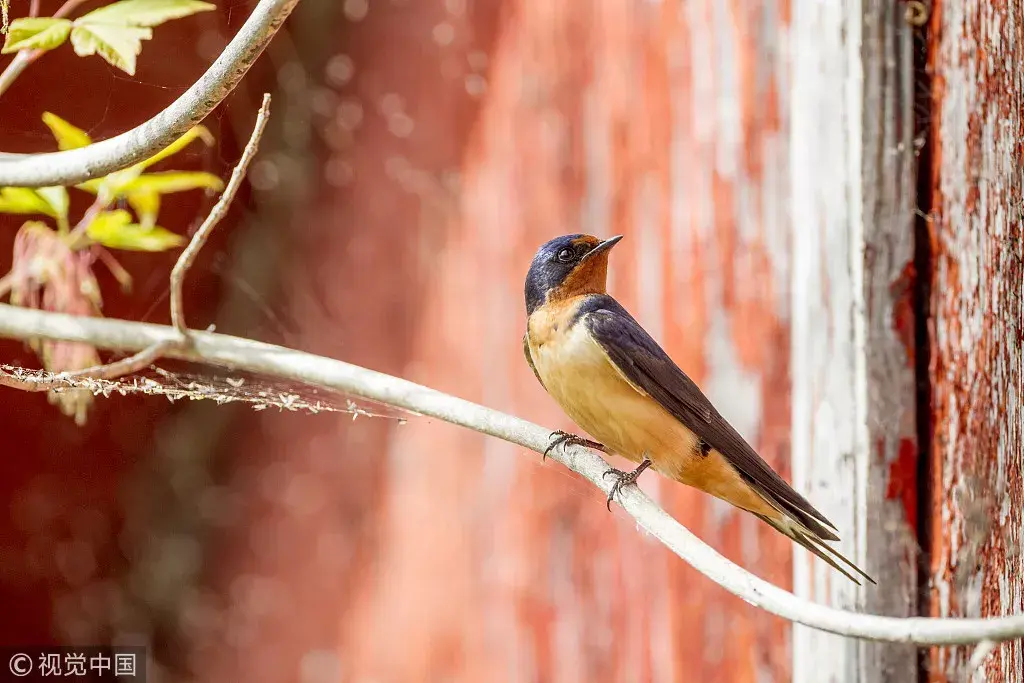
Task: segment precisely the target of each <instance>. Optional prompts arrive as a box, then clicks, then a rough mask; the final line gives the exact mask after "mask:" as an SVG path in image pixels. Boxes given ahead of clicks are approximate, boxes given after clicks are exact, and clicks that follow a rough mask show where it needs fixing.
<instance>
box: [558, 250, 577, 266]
mask: <svg viewBox="0 0 1024 683" xmlns="http://www.w3.org/2000/svg"><path fill="white" fill-rule="evenodd" d="M573 256H574V254H573V253H572V249H563V250H562V251H560V252H558V260H559V261H561V262H562V263H568V262H569V261H572V258H573Z"/></svg>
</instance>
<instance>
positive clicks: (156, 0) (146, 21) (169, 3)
mask: <svg viewBox="0 0 1024 683" xmlns="http://www.w3.org/2000/svg"><path fill="white" fill-rule="evenodd" d="M212 9H216V6H215V5H211V4H210V3H208V2H198V0H122V2H115V3H113V4H112V5H107V6H105V7H100V8H99V9H97V10H93V11H92V12H89V13H88V14H86V15H85V16H83V17H82V18H81V19H80V21H84V22H89V23H100V24H119V25H121V26H147V27H149V26H158V25H159V24H162V23H164V22H165V21H170V20H171V19H180V18H182V17H187V16H189V15H190V14H195V13H197V12H208V11H210V10H212Z"/></svg>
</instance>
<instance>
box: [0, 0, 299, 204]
mask: <svg viewBox="0 0 1024 683" xmlns="http://www.w3.org/2000/svg"><path fill="white" fill-rule="evenodd" d="M298 2H299V0H260V3H259V4H258V5H257V6H256V8H255V9H254V10H253V12H252V14H251V15H250V16H249V18H248V19H247V20H246V22H245V24H244V25H243V26H242V28H241V29H240V30H239V31H238V34H237V35H235V37H234V38H233V39H232V40H231V42H230V43H228V46H227V47H226V48H225V49H224V52H222V53H221V55H220V56H219V57H218V58H217V60H216V61H215V62H214V63H213V64H212V65H211V66H210V68H209V69H208V70H207V71H206V73H205V74H203V75H202V77H201V78H200V79H199V80H198V81H196V82H195V84H193V85H192V87H191V88H189V89H188V90H186V91H185V92H184V93H183V94H182V95H181V96H180V97H178V99H177V100H175V101H174V102H173V103H172V104H171V105H170V106H168V107H167V108H166V109H164V110H163V111H162V112H160V113H159V114H157V115H156V116H154V117H153V118H152V119H150V120H148V121H146V122H145V123H143V124H142V125H140V126H137V127H135V128H133V129H131V130H129V131H127V132H125V133H122V134H120V135H118V136H115V137H112V138H110V139H108V140H102V141H100V142H96V143H94V144H91V145H88V146H87V147H81V148H79V149H71V150H66V151H63V152H50V153H46V154H0V186H3V185H10V186H16V187H45V186H49V185H74V184H76V183H80V182H83V181H85V180H90V179H92V178H98V177H100V176H104V175H107V174H108V173H111V172H113V171H117V170H119V169H122V168H126V167H128V166H130V165H132V164H134V163H136V162H138V161H142V160H143V159H146V158H148V157H150V156H152V155H153V154H155V153H156V152H158V151H160V150H161V149H163V148H165V147H167V146H168V145H169V144H171V143H172V142H174V141H175V140H176V139H178V138H179V137H180V136H182V135H184V134H185V133H186V132H187V131H188V130H189V129H190V128H192V126H194V125H195V124H197V123H199V122H200V121H202V120H203V119H204V118H205V117H206V115H207V114H209V113H210V112H211V111H213V109H214V108H215V107H216V106H217V105H218V104H220V103H221V101H222V100H224V98H225V97H227V96H228V94H229V93H230V92H231V91H232V90H233V89H234V87H235V86H236V85H237V84H238V82H239V81H240V80H241V79H242V76H244V75H245V73H246V72H247V71H248V70H249V67H250V66H252V63H253V62H254V61H256V58H257V57H259V55H260V53H262V52H263V48H265V47H266V45H267V43H269V42H270V39H271V38H272V37H273V36H274V34H275V33H277V30H278V29H279V28H280V27H281V24H283V23H284V20H285V19H287V18H288V15H289V14H290V13H291V11H292V9H293V8H294V7H295V5H296V4H297V3H298Z"/></svg>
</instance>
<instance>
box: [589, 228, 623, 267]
mask: <svg viewBox="0 0 1024 683" xmlns="http://www.w3.org/2000/svg"><path fill="white" fill-rule="evenodd" d="M621 239H622V235H616V236H615V237H609V238H608V239H606V240H605V241H604V242H600V243H598V245H597V246H596V247H594V248H593V249H591V250H590V251H588V252H587V253H586V255H585V256H584V257H583V259H582V260H581V261H580V262H581V263H582V262H583V261H586V260H587V259H589V258H590V257H592V256H596V255H597V254H600V253H601V252H603V251H608V250H609V249H611V248H612V247H614V246H615V245H616V244H618V243H619V240H621Z"/></svg>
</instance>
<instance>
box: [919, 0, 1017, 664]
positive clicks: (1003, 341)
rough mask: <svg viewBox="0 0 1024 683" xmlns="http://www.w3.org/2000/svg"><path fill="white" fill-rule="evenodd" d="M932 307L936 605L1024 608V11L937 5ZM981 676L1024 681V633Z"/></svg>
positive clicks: (934, 659)
mask: <svg viewBox="0 0 1024 683" xmlns="http://www.w3.org/2000/svg"><path fill="white" fill-rule="evenodd" d="M932 25H933V30H934V33H933V42H932V64H933V69H934V86H935V87H934V97H935V112H936V115H935V117H934V119H933V122H932V135H933V140H934V149H935V163H934V172H933V175H932V178H931V181H932V191H933V197H934V200H933V220H932V222H931V241H932V250H933V257H932V260H933V268H932V292H933V294H932V297H931V307H932V311H931V312H932V316H933V325H932V329H931V333H932V337H931V343H932V373H931V374H932V408H933V422H934V437H933V441H932V472H933V480H932V488H933V495H932V498H931V506H932V507H931V509H932V514H931V516H932V519H933V520H934V522H933V525H932V546H931V553H932V563H931V580H932V585H933V588H932V592H931V609H932V612H933V614H936V615H941V616H950V615H959V616H996V615H1001V614H1011V613H1019V612H1021V611H1022V609H1024V604H1022V593H1024V558H1022V555H1021V552H1020V544H1021V540H1022V538H1021V534H1022V528H1024V513H1022V506H1024V492H1022V470H1024V410H1022V403H1024V354H1022V344H1024V231H1022V227H1021V222H1022V217H1021V207H1022V203H1024V195H1022V171H1021V168H1022V163H1024V159H1022V150H1021V139H1022V136H1024V120H1022V113H1021V112H1022V111H1024V81H1022V76H1021V74H1022V72H1021V66H1020V65H1021V63H1022V59H1024V8H1022V7H1021V4H1020V3H1019V2H1008V1H1006V0H1001V1H992V2H984V3H974V2H965V1H962V0H950V1H948V2H942V3H938V4H937V6H936V16H935V17H934V18H933V22H932ZM969 654H970V653H969V652H966V651H964V650H934V651H933V652H932V653H931V658H930V664H931V667H930V672H929V673H930V677H929V680H931V681H936V682H939V681H943V682H944V681H962V680H966V678H965V674H964V669H963V667H964V664H965V660H966V658H967V657H968V656H969ZM971 680H972V681H975V682H976V683H980V682H982V681H992V682H996V681H998V682H999V683H1003V682H1004V681H1005V682H1006V683H1020V682H1021V681H1024V652H1022V646H1021V642H1020V641H1014V642H1008V643H1004V644H1003V645H1001V646H1000V647H999V648H998V649H997V650H996V651H995V652H994V653H993V654H992V655H990V656H989V657H988V658H987V659H986V661H985V664H984V666H983V667H982V668H981V669H980V670H979V671H977V672H976V673H975V674H974V676H973V678H972V679H971Z"/></svg>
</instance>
